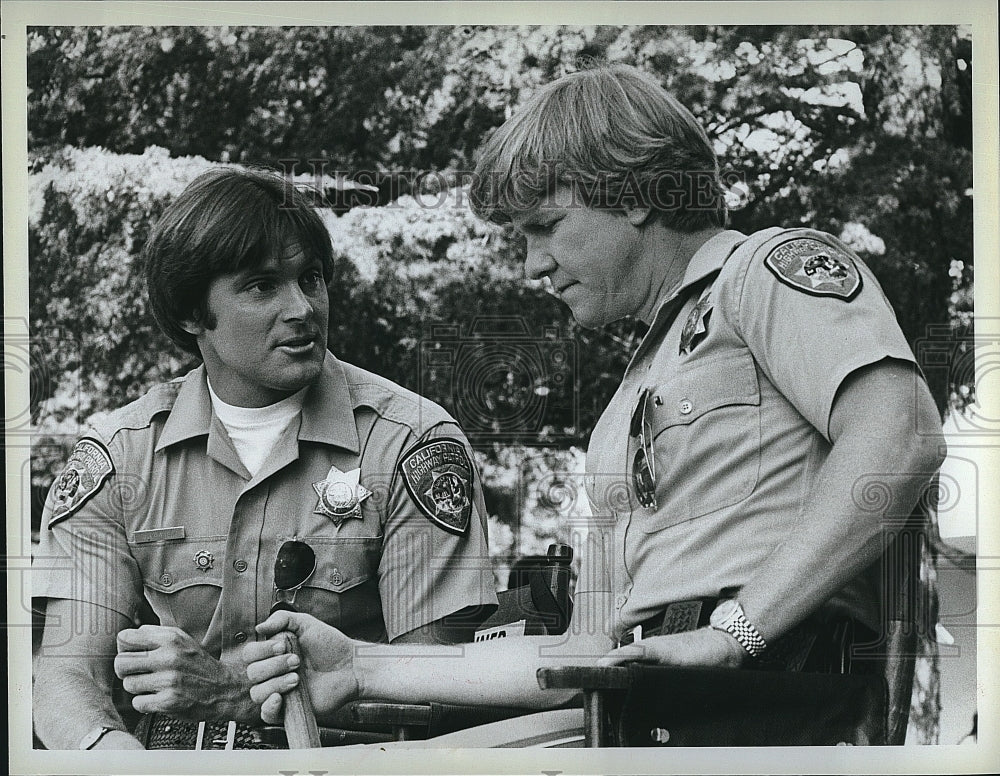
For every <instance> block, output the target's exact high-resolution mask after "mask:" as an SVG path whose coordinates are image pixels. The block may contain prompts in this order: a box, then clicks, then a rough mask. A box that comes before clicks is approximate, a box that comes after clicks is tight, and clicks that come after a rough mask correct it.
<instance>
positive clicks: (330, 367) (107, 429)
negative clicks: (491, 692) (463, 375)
mask: <svg viewBox="0 0 1000 776" xmlns="http://www.w3.org/2000/svg"><path fill="white" fill-rule="evenodd" d="M88 435H89V436H91V437H93V438H95V439H97V440H99V441H100V442H101V443H102V444H103V445H104V446H105V447H106V448H107V450H108V452H109V453H110V457H111V460H112V462H113V465H114V472H113V473H112V474H111V476H110V477H109V478H108V479H107V481H106V482H104V483H103V485H102V487H101V488H100V489H98V490H97V491H96V492H95V493H94V494H92V496H91V497H90V498H88V499H87V501H86V502H84V503H83V504H82V505H81V506H79V507H78V508H77V510H76V511H75V512H73V513H72V514H70V515H69V516H67V517H64V518H62V519H57V520H56V522H55V524H54V525H52V526H50V527H49V528H48V529H46V528H44V527H43V529H42V536H41V545H40V548H39V550H38V553H37V555H36V561H35V568H34V569H33V572H32V573H33V586H34V587H33V593H34V595H37V596H47V597H53V598H66V599H73V600H81V601H88V602H92V603H95V604H99V605H101V606H104V607H107V608H109V609H113V610H115V611H117V612H120V613H122V614H123V615H125V616H126V617H128V618H130V619H132V620H133V621H135V622H137V623H138V622H140V621H143V620H144V619H145V620H146V621H148V616H146V617H144V614H143V612H144V611H145V612H147V613H148V610H149V608H150V607H151V609H152V612H153V613H154V614H155V616H156V617H157V618H158V619H159V621H160V623H161V624H162V625H173V626H177V627H179V628H181V629H183V630H184V631H186V632H187V633H189V634H190V635H191V636H193V637H194V638H195V639H197V640H199V641H200V642H201V644H202V645H203V646H204V647H205V648H206V649H207V650H208V651H209V652H210V653H212V654H214V655H217V656H224V655H225V654H226V653H227V652H228V651H231V650H235V649H237V648H238V647H239V645H240V644H241V643H243V642H245V641H246V640H247V638H250V637H252V636H248V634H253V633H254V626H255V625H256V624H257V623H259V622H261V621H263V620H264V619H266V617H267V616H268V612H269V610H270V605H271V598H272V590H273V584H274V560H275V557H276V555H277V552H278V548H279V547H280V546H281V544H282V543H283V542H285V541H287V540H289V539H293V538H294V539H298V540H300V541H303V542H306V543H307V544H309V545H310V546H311V547H312V548H313V550H314V551H315V553H316V558H317V566H316V570H315V572H314V573H313V576H312V577H311V578H310V580H309V581H308V583H307V584H306V586H305V587H304V588H302V589H301V590H300V591H299V592H298V594H297V597H296V601H295V604H296V607H297V608H298V609H299V610H300V611H304V612H309V613H311V614H313V615H315V616H316V617H318V618H319V619H322V620H324V621H326V622H328V623H330V624H331V625H334V626H336V627H337V628H339V629H341V630H343V631H344V632H345V633H346V634H348V635H349V636H352V637H355V638H361V639H366V640H371V641H380V640H382V641H384V640H386V639H393V638H395V637H396V636H399V635H401V634H403V633H406V632H408V631H411V630H413V629H415V628H418V627H420V626H422V625H425V624H427V623H430V622H432V621H434V620H437V619H440V618H441V617H443V616H445V615H448V614H451V613H453V612H456V611H458V610H460V609H462V608H464V607H468V606H479V605H495V603H496V595H495V593H494V583H493V574H492V571H491V568H490V562H489V554H488V549H487V540H486V511H485V508H484V505H483V501H482V490H481V487H480V484H479V481H478V479H475V481H474V483H473V489H474V492H475V499H474V505H473V513H472V518H471V519H470V521H469V527H468V529H467V531H466V532H465V534H464V535H455V534H452V533H448V532H446V531H443V530H442V529H441V528H439V527H437V526H435V525H434V524H432V523H431V521H430V520H429V519H427V518H426V517H424V516H423V514H422V513H421V512H420V510H419V508H418V507H417V506H416V504H414V502H413V500H412V499H411V497H410V495H409V494H408V493H407V491H406V488H405V486H404V483H403V481H402V476H401V475H400V473H399V471H398V466H397V464H398V463H399V461H400V459H402V458H403V457H404V456H405V454H406V452H407V451H408V450H409V449H410V448H412V447H413V446H414V445H416V444H417V443H419V442H422V441H426V440H428V439H434V438H440V437H449V438H452V439H456V440H458V441H459V442H460V443H461V444H463V445H465V446H466V449H467V452H469V455H470V458H471V451H470V450H468V444H467V442H466V441H465V438H464V436H463V435H462V433H461V431H460V429H459V428H458V427H457V425H456V424H455V423H454V421H453V420H452V419H451V418H450V417H449V416H448V415H447V414H446V413H445V412H444V410H442V409H441V408H440V407H438V406H437V405H435V404H433V403H431V402H428V401H426V400H423V399H421V398H420V397H418V396H417V395H416V394H413V393H411V392H409V391H406V390H405V389H403V388H401V387H399V386H397V385H395V384H393V383H391V382H389V381H388V380H385V379H383V378H381V377H378V376H377V375H374V374H371V373H369V372H366V371H364V370H362V369H359V368H357V367H354V366H352V365H350V364H346V363H343V362H340V361H338V360H337V359H336V358H334V357H333V356H332V355H331V354H329V353H328V354H327V357H326V361H325V363H324V366H323V372H322V376H321V378H320V379H319V380H318V381H317V382H316V383H315V384H314V385H313V386H311V387H310V389H309V391H308V393H307V395H306V398H305V403H304V406H303V409H302V415H301V420H300V421H293V422H292V423H291V424H290V425H289V427H288V428H287V429H286V430H285V432H284V434H283V435H282V436H281V437H280V438H279V439H278V442H277V444H276V445H275V447H274V449H273V450H272V451H271V453H270V455H269V456H268V458H267V460H265V462H264V464H263V466H262V467H261V468H260V469H259V470H258V472H257V473H256V475H254V476H253V477H251V476H250V474H249V472H247V470H246V469H245V467H244V466H243V464H242V463H241V462H240V459H239V456H238V455H237V454H236V452H235V450H234V448H233V445H232V443H231V442H230V440H229V439H228V437H227V435H226V432H225V429H224V427H223V426H222V424H221V423H220V422H219V420H218V418H217V417H216V416H215V415H214V414H213V412H212V405H211V401H210V398H209V393H208V388H207V384H206V379H205V372H204V368H203V367H199V368H198V369H195V370H194V371H193V372H191V373H190V374H188V375H187V376H186V377H184V378H182V379H179V380H176V381H173V382H171V383H168V384H164V385H159V386H156V387H154V388H153V389H152V390H151V391H149V393H147V394H146V395H145V396H144V397H143V398H141V399H139V400H138V401H136V402H133V403H132V404H130V405H128V406H127V407H124V408H122V409H120V410H118V411H116V412H113V413H111V414H110V415H109V416H107V418H106V419H105V420H104V421H103V422H101V423H99V424H95V427H94V429H93V432H92V433H91V434H88ZM332 466H336V467H337V468H338V469H340V470H341V471H343V472H351V471H354V470H357V469H360V473H359V480H360V484H361V485H363V486H364V487H365V488H366V489H367V490H368V491H371V495H370V496H368V497H367V498H365V499H364V500H363V501H361V504H360V514H359V515H358V516H349V517H346V518H344V519H343V520H342V521H341V522H340V525H339V526H338V525H337V524H336V523H335V522H334V521H333V520H332V519H331V518H330V517H329V516H327V515H326V514H323V510H322V509H318V508H317V507H318V506H319V504H318V501H319V498H318V495H317V491H316V490H315V489H314V487H313V486H314V484H316V483H322V482H323V481H324V480H325V478H326V477H327V474H328V472H329V471H330V468H331V467H332ZM52 499H53V497H52V495H51V494H50V497H49V503H47V504H46V513H45V515H44V516H43V523H42V525H43V526H47V525H48V524H49V515H50V514H51V508H52V504H51V502H52ZM166 529H169V530H166ZM165 537H166V538H165ZM146 602H148V605H147V603H146Z"/></svg>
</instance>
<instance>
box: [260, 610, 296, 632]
mask: <svg viewBox="0 0 1000 776" xmlns="http://www.w3.org/2000/svg"><path fill="white" fill-rule="evenodd" d="M300 628H301V626H300V625H299V623H298V622H297V621H296V615H295V614H293V613H292V612H286V611H277V612H275V613H274V614H272V615H271V616H270V617H268V618H267V619H266V620H264V622H262V623H261V624H260V625H258V626H257V632H258V633H259V634H261V635H262V636H273V635H274V634H275V633H278V632H280V631H283V630H288V631H291V632H292V633H296V634H297V633H299V631H300Z"/></svg>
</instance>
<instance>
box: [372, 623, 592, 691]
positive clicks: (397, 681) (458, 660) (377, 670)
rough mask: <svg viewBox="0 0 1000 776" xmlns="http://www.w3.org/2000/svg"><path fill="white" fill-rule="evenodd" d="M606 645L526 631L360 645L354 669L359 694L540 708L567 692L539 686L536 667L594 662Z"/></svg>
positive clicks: (590, 663) (588, 639)
mask: <svg viewBox="0 0 1000 776" xmlns="http://www.w3.org/2000/svg"><path fill="white" fill-rule="evenodd" d="M607 649H608V643H607V640H606V639H605V638H603V637H601V638H590V637H581V636H577V637H567V636H526V637H521V638H511V639H498V640H496V641H489V642H480V643H478V644H463V645H456V646H454V647H450V648H441V647H426V646H418V645H413V646H407V648H406V649H405V650H401V649H399V648H394V647H380V646H378V645H364V646H362V647H359V648H357V649H356V650H355V654H354V669H355V672H356V675H357V677H358V684H359V689H360V694H361V698H362V699H376V698H381V699H389V700H394V701H398V702H401V703H426V702H428V701H436V702H439V703H455V704H492V705H501V706H514V707H523V708H538V709H543V708H549V707H552V706H556V705H558V704H560V703H562V702H564V701H565V700H567V698H568V697H569V694H572V693H569V694H567V693H559V692H554V691H551V690H542V689H541V688H539V686H538V681H537V679H536V673H537V671H538V669H539V668H545V667H555V666H560V665H567V664H572V665H593V664H594V663H596V661H597V660H598V658H600V657H601V656H602V655H603V654H605V652H607Z"/></svg>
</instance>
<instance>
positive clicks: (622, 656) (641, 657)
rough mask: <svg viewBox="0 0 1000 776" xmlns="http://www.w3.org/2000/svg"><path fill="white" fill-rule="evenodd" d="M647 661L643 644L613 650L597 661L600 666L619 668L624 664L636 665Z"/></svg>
mask: <svg viewBox="0 0 1000 776" xmlns="http://www.w3.org/2000/svg"><path fill="white" fill-rule="evenodd" d="M645 660H647V656H646V648H645V647H644V646H643V644H642V643H641V642H639V643H636V644H629V645H627V646H624V647H618V648H617V649H613V650H611V651H610V652H609V653H608V654H606V655H605V656H604V657H602V658H601V659H600V660H598V661H597V665H599V666H618V665H621V664H622V663H635V662H643V661H645Z"/></svg>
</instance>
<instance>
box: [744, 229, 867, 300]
mask: <svg viewBox="0 0 1000 776" xmlns="http://www.w3.org/2000/svg"><path fill="white" fill-rule="evenodd" d="M764 264H765V265H766V266H767V268H768V269H769V270H771V272H773V273H774V274H775V276H776V277H777V278H778V280H780V281H781V282H782V283H784V284H785V285H786V286H791V287H792V288H794V289H796V290H798V291H802V292H804V293H806V294H812V295H813V296H832V297H836V298H837V299H843V300H845V301H848V302H849V301H850V300H851V299H853V298H854V297H855V296H857V293H858V291H860V290H861V273H860V272H859V271H858V267H857V265H856V264H855V263H854V259H852V258H851V257H850V255H848V254H847V253H846V252H845V251H843V250H841V249H840V248H836V247H834V246H833V245H830V244H828V243H825V242H821V241H820V240H815V239H813V238H811V237H796V238H794V239H791V240H788V241H786V242H783V243H781V244H780V245H778V246H777V247H776V248H774V249H772V250H771V252H770V253H769V254H767V258H765V259H764Z"/></svg>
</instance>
